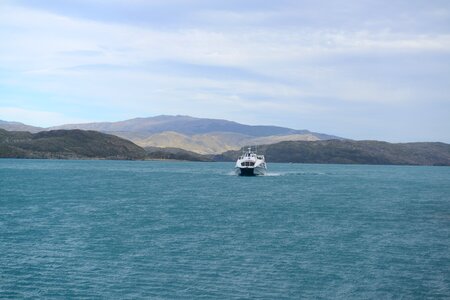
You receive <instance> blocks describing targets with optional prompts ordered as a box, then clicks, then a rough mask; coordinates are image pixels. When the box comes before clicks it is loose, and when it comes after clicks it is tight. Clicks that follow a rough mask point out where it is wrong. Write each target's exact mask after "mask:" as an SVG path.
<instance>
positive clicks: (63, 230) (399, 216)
mask: <svg viewBox="0 0 450 300" xmlns="http://www.w3.org/2000/svg"><path fill="white" fill-rule="evenodd" d="M233 167H234V163H193V162H168V161H167V162H165V161H68V160H15V159H1V160H0V254H1V255H0V298H24V297H36V298H107V299H122V298H128V299H131V298H133V299H135V298H161V299H174V298H179V299H188V298H195V299H199V298H200V299H202V298H203V299H212V298H213V299H236V298H261V299H298V298H338V299H339V298H340V299H349V298H354V299H366V298H371V299H389V298H393V299H397V298H406V299H423V298H447V299H448V298H449V297H450V168H449V167H414V166H367V165H311V164H271V163H270V162H269V164H268V168H269V174H268V176H264V177H238V176H234V175H233Z"/></svg>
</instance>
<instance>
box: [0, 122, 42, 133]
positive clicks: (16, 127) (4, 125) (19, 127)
mask: <svg viewBox="0 0 450 300" xmlns="http://www.w3.org/2000/svg"><path fill="white" fill-rule="evenodd" d="M0 128H1V129H5V130H8V131H28V132H31V133H36V132H39V131H43V130H45V128H42V127H36V126H31V125H26V124H23V123H20V122H8V121H2V120H0Z"/></svg>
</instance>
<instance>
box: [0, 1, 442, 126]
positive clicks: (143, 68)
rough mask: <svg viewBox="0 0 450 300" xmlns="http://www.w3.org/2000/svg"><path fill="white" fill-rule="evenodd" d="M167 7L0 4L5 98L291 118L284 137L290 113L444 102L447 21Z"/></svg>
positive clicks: (426, 9)
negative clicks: (23, 93)
mask: <svg viewBox="0 0 450 300" xmlns="http://www.w3.org/2000/svg"><path fill="white" fill-rule="evenodd" d="M175 2H176V4H177V5H169V4H167V3H165V2H164V1H156V2H155V1H152V2H148V1H133V2H132V3H130V4H127V5H124V4H123V3H120V2H119V1H114V2H108V3H107V4H105V2H104V1H95V2H92V1H84V0H83V1H78V2H74V3H75V4H74V3H67V2H66V4H64V3H62V2H51V3H52V4H48V3H44V4H42V3H41V4H33V5H35V6H26V5H30V4H23V5H18V4H17V3H16V2H9V4H8V2H7V4H4V5H3V6H2V9H1V10H0V37H1V39H2V41H8V42H3V43H0V85H3V86H8V87H10V88H14V89H16V90H17V91H38V92H39V93H42V94H45V95H48V97H50V98H52V99H57V101H58V103H61V105H60V106H63V104H64V103H66V102H69V101H70V102H71V104H73V103H79V106H80V107H83V109H85V110H93V109H95V110H102V111H115V112H117V111H121V112H123V114H126V115H130V116H132V114H135V113H138V114H140V115H143V114H146V115H151V114H161V113H166V114H168V113H173V114H193V115H202V116H209V115H210V116H216V117H224V118H225V117H226V118H232V119H236V120H237V119H239V120H245V117H246V116H245V114H244V111H249V110H251V109H252V108H253V110H252V111H253V113H254V116H253V119H254V120H257V119H258V116H260V118H261V119H262V120H279V119H283V118H280V117H279V115H289V118H291V119H290V120H287V118H286V122H289V125H290V126H292V124H293V123H294V122H300V121H297V119H296V118H295V114H299V115H305V114H308V115H310V116H314V115H315V116H316V117H317V119H323V118H326V116H328V118H329V119H333V120H337V121H339V120H338V119H337V118H336V117H335V116H334V115H333V113H334V114H336V111H339V112H342V111H345V110H348V111H351V109H352V106H353V105H356V104H358V105H360V104H367V105H372V104H376V105H379V106H378V107H379V109H380V110H390V109H392V108H393V107H397V106H398V105H400V106H401V105H403V109H404V110H405V111H408V109H409V108H408V104H411V103H417V102H421V103H427V102H437V101H440V102H442V103H448V101H447V102H445V101H446V100H445V99H447V98H446V97H447V96H446V95H448V94H449V93H450V90H449V87H448V84H447V83H446V82H448V80H449V79H450V74H449V72H448V70H449V69H450V63H449V61H450V59H449V57H450V33H449V30H448V29H447V30H445V28H449V27H445V26H444V25H445V24H446V22H448V20H447V19H448V9H445V8H442V7H439V6H438V5H430V4H429V5H428V6H426V5H422V4H420V3H419V4H418V2H413V3H410V1H398V2H396V3H395V4H392V5H385V6H386V7H383V8H381V6H383V5H381V4H380V3H378V1H371V0H370V1H365V2H364V3H363V4H361V3H360V2H358V1H336V2H334V1H333V2H331V3H332V4H330V7H328V6H327V7H323V5H319V4H317V3H315V2H314V1H280V2H276V3H275V2H273V3H271V4H265V6H264V5H256V4H257V3H259V1H258V2H256V1H249V2H245V3H242V1H239V5H238V4H237V3H238V2H237V1H226V3H225V2H223V3H218V2H211V1H198V0H192V1H188V2H183V1H178V0H177V1H175ZM18 3H20V2H18ZM22 3H26V2H22ZM49 3H50V2H49ZM171 3H172V4H173V3H174V2H173V1H172V2H171ZM255 3H256V4H255ZM88 8H89V9H88ZM102 9H104V11H102V13H101V14H100V13H99V12H100V11H101V10H102ZM398 12H402V14H398ZM158 13H162V17H160V18H157V17H155V16H156V15H157V14H158ZM171 13H172V16H170V15H171ZM174 16H176V19H178V21H174V19H175V17H174ZM18 94H19V93H18ZM6 96H9V95H5V93H4V92H3V93H2V91H1V90H0V105H2V102H5V101H6V100H5V99H6ZM19 100H20V103H21V105H22V104H23V107H39V108H40V110H42V111H44V112H51V111H54V108H53V107H51V106H49V105H44V103H42V104H41V106H39V103H36V102H37V101H38V100H36V99H33V98H32V97H25V96H24V97H22V98H21V99H19ZM55 101H56V100H55ZM30 102H31V103H32V104H33V105H31V104H30ZM27 103H28V105H27ZM327 105H328V106H327ZM3 106H4V107H9V106H11V104H10V103H9V102H8V103H3ZM18 106H19V105H18ZM339 106H340V107H339ZM89 108H90V109H89ZM58 111H61V110H58ZM289 112H291V113H289ZM55 113H56V112H55ZM66 114H67V109H66V110H64V114H63V115H66ZM240 114H242V115H240ZM85 115H86V114H85ZM324 116H325V117H324ZM30 117H31V115H30ZM89 117H91V114H89ZM354 118H355V120H357V121H358V122H361V119H359V116H354ZM311 119H312V118H311ZM282 121H285V120H282ZM265 123H266V122H265ZM299 124H300V123H299ZM299 127H302V128H304V127H306V125H304V124H300V125H299ZM341 135H345V134H341Z"/></svg>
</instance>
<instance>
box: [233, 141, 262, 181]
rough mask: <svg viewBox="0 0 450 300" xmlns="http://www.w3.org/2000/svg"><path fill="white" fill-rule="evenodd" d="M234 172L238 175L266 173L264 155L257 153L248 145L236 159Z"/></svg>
mask: <svg viewBox="0 0 450 300" xmlns="http://www.w3.org/2000/svg"><path fill="white" fill-rule="evenodd" d="M234 170H235V173H236V174H237V175H240V176H256V175H266V173H267V165H266V159H265V158H264V155H258V154H256V153H255V152H253V151H252V148H251V147H249V148H248V149H247V151H246V152H243V153H242V155H241V156H239V158H238V159H237V161H236V166H235V168H234Z"/></svg>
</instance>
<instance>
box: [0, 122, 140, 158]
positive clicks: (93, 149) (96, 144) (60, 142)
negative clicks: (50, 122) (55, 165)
mask: <svg viewBox="0 0 450 300" xmlns="http://www.w3.org/2000/svg"><path fill="white" fill-rule="evenodd" d="M0 157H3V158H5V157H8V158H64V159H83V158H92V159H94V158H95V159H144V158H146V152H145V150H144V149H142V148H141V147H139V146H137V145H135V144H133V143H132V142H130V141H128V140H124V139H122V138H119V137H117V136H114V135H109V134H104V133H100V132H96V131H82V130H51V131H42V132H39V133H35V134H32V133H29V132H20V131H6V130H3V129H0Z"/></svg>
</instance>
